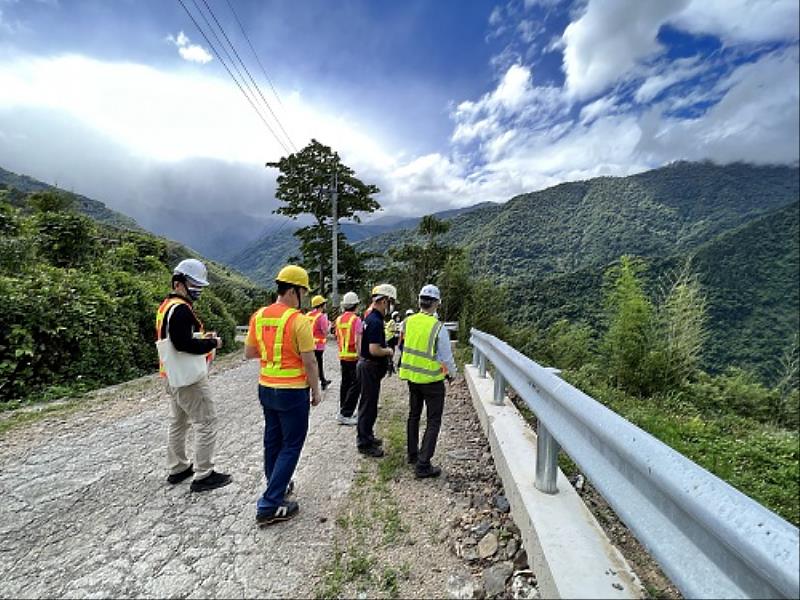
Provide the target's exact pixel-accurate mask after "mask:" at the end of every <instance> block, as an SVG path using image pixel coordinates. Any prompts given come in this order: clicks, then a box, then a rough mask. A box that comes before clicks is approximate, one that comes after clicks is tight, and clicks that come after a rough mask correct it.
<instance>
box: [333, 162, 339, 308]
mask: <svg viewBox="0 0 800 600" xmlns="http://www.w3.org/2000/svg"><path fill="white" fill-rule="evenodd" d="M336 167H337V164H336V163H333V190H332V192H331V214H332V217H333V222H332V223H331V225H332V227H333V252H332V255H331V266H332V267H333V274H332V275H333V278H332V279H331V308H332V309H334V310H336V308H337V307H338V306H339V217H338V207H337V204H338V203H339V174H338V170H337V168H336Z"/></svg>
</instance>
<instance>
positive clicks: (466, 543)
mask: <svg viewBox="0 0 800 600" xmlns="http://www.w3.org/2000/svg"><path fill="white" fill-rule="evenodd" d="M461 543H462V544H463V545H464V546H477V545H478V540H476V539H475V538H474V537H472V536H471V535H470V536H467V537H465V538H464V540H463V541H462V542H461Z"/></svg>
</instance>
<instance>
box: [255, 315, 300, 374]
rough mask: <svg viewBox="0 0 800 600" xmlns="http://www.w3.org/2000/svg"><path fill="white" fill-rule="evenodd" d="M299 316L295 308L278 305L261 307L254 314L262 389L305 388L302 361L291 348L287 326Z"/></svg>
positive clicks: (290, 336)
mask: <svg viewBox="0 0 800 600" xmlns="http://www.w3.org/2000/svg"><path fill="white" fill-rule="evenodd" d="M301 314H302V313H300V311H298V310H297V309H296V308H291V307H289V306H286V305H284V304H278V303H275V304H272V305H270V306H267V307H264V308H262V309H261V310H259V311H258V313H256V318H255V328H256V331H255V337H256V342H257V343H258V348H259V350H260V352H261V371H260V377H259V383H260V384H261V385H264V386H266V387H288V386H296V385H297V384H306V385H308V379H307V378H306V371H305V367H304V366H303V360H302V359H301V358H300V355H299V354H298V353H297V352H296V351H295V349H294V346H293V344H292V328H291V326H290V325H291V322H292V320H293V319H295V318H296V317H297V315H301Z"/></svg>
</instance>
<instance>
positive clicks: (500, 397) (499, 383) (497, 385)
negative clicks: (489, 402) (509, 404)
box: [494, 369, 506, 406]
mask: <svg viewBox="0 0 800 600" xmlns="http://www.w3.org/2000/svg"><path fill="white" fill-rule="evenodd" d="M505 395H506V380H505V378H504V377H503V375H502V374H501V373H500V371H498V370H497V369H495V371H494V403H495V404H497V405H498V406H503V404H504V398H505Z"/></svg>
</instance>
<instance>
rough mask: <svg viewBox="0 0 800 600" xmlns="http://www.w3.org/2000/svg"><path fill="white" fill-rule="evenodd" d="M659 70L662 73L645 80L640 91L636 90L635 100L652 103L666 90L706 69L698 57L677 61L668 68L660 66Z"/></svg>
mask: <svg viewBox="0 0 800 600" xmlns="http://www.w3.org/2000/svg"><path fill="white" fill-rule="evenodd" d="M658 68H659V69H661V72H659V73H658V74H656V75H652V76H650V77H648V78H647V79H645V81H644V82H643V83H642V85H641V86H639V89H637V90H636V93H635V95H634V98H636V101H637V102H640V103H647V102H650V101H651V100H652V99H653V98H655V97H656V96H658V95H659V94H660V93H661V92H663V91H664V90H666V89H668V88H670V87H672V86H673V85H675V84H676V83H680V82H682V81H686V80H687V79H690V78H692V77H694V76H695V75H697V74H698V73H701V72H702V71H703V70H704V69H705V68H706V67H705V66H704V65H703V64H701V63H700V61H699V59H698V58H697V57H694V56H693V57H689V58H681V59H678V60H675V61H673V62H672V63H671V64H669V65H668V66H666V67H664V66H663V65H659V67H658Z"/></svg>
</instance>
